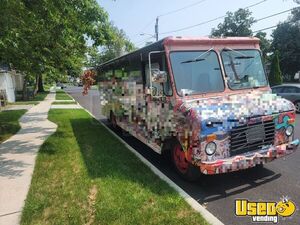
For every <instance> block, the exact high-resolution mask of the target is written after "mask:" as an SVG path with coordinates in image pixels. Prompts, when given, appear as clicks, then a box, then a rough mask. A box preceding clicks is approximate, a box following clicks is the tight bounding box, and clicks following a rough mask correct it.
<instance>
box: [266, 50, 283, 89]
mask: <svg viewBox="0 0 300 225" xmlns="http://www.w3.org/2000/svg"><path fill="white" fill-rule="evenodd" d="M269 82H270V85H271V86H274V85H280V84H282V73H281V70H280V65H279V52H278V51H275V53H274V55H273V59H272V64H271V71H270V75H269Z"/></svg>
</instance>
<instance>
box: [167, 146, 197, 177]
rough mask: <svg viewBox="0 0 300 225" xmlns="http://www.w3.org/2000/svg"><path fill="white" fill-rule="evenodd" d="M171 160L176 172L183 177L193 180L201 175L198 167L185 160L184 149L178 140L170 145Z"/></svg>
mask: <svg viewBox="0 0 300 225" xmlns="http://www.w3.org/2000/svg"><path fill="white" fill-rule="evenodd" d="M171 160H172V162H173V165H174V167H175V170H176V172H177V173H178V174H179V175H180V176H182V177H183V178H184V179H186V180H188V181H195V180H198V179H199V177H200V176H201V172H200V168H198V167H196V166H194V165H193V164H191V163H190V162H188V161H187V159H186V158H185V154H184V151H183V149H182V147H181V145H180V144H179V142H178V141H176V142H174V143H173V145H172V148H171Z"/></svg>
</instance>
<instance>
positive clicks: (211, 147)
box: [205, 142, 217, 155]
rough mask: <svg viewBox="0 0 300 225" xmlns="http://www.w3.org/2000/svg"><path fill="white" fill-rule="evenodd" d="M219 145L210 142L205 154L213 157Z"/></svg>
mask: <svg viewBox="0 0 300 225" xmlns="http://www.w3.org/2000/svg"><path fill="white" fill-rule="evenodd" d="M216 150H217V145H216V143H215V142H209V143H208V144H207V145H206V147H205V152H206V154H207V155H212V154H214V153H215V152H216Z"/></svg>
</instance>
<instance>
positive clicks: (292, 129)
mask: <svg viewBox="0 0 300 225" xmlns="http://www.w3.org/2000/svg"><path fill="white" fill-rule="evenodd" d="M293 132H294V127H293V126H291V125H289V126H288V127H287V128H286V129H285V134H286V136H291V135H292V134H293Z"/></svg>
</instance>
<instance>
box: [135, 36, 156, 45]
mask: <svg viewBox="0 0 300 225" xmlns="http://www.w3.org/2000/svg"><path fill="white" fill-rule="evenodd" d="M152 38H153V37H148V38H145V39H143V40H141V41H139V42H137V43H135V45H140V44H142V43H144V42H145V41H148V40H150V39H152Z"/></svg>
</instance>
